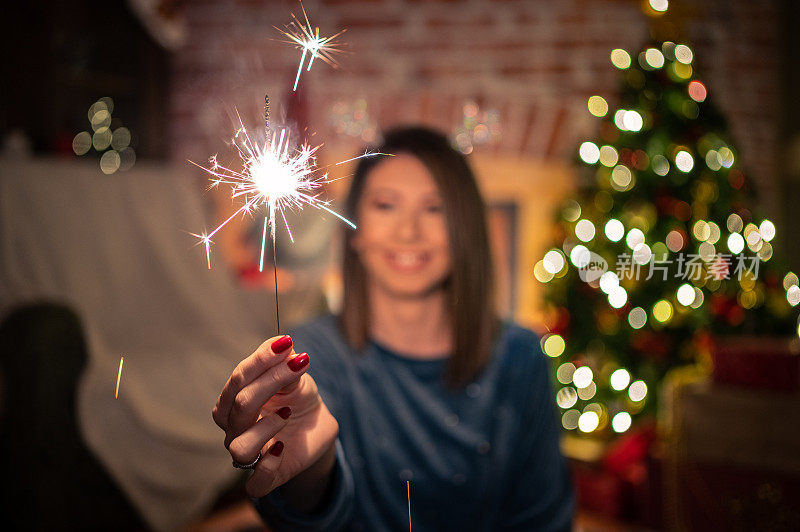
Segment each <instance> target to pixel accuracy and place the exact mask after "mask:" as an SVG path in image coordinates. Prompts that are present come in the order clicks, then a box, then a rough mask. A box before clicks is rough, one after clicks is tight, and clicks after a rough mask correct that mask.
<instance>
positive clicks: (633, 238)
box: [625, 227, 644, 250]
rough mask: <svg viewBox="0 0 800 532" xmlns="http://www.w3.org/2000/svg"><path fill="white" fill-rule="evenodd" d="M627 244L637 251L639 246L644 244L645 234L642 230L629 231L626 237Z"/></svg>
mask: <svg viewBox="0 0 800 532" xmlns="http://www.w3.org/2000/svg"><path fill="white" fill-rule="evenodd" d="M625 243H626V244H628V247H629V248H631V249H632V250H633V249H636V246H638V245H639V244H644V233H642V230H641V229H638V228H636V227H634V228H633V229H631V230H630V231H628V236H627V237H625Z"/></svg>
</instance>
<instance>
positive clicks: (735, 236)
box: [728, 233, 744, 255]
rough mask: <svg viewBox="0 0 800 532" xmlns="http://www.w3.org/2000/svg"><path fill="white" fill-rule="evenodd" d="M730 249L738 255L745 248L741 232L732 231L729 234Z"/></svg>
mask: <svg viewBox="0 0 800 532" xmlns="http://www.w3.org/2000/svg"><path fill="white" fill-rule="evenodd" d="M728 249H729V250H730V252H731V253H733V254H734V255H737V254H739V253H741V252H742V250H744V238H743V237H742V235H740V234H739V233H732V234H731V235H730V236H728Z"/></svg>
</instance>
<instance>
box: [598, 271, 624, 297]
mask: <svg viewBox="0 0 800 532" xmlns="http://www.w3.org/2000/svg"><path fill="white" fill-rule="evenodd" d="M618 286H619V277H617V274H616V272H610V271H609V272H605V273H604V274H603V275H601V276H600V290H602V291H603V292H605V293H606V294H610V293H611V292H612V291H613V290H616V288H617V287H618Z"/></svg>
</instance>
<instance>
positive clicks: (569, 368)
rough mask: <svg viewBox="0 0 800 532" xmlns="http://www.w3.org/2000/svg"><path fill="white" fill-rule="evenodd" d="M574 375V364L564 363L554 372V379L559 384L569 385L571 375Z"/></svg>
mask: <svg viewBox="0 0 800 532" xmlns="http://www.w3.org/2000/svg"><path fill="white" fill-rule="evenodd" d="M574 373H575V364H573V363H572V362H565V363H563V364H561V365H560V366H558V369H557V370H556V378H557V379H558V382H560V383H561V384H569V383H571V382H572V375H573V374H574Z"/></svg>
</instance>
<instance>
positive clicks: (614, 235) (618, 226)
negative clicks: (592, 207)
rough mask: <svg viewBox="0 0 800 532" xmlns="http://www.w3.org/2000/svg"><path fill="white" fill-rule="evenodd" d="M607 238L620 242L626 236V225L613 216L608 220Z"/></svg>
mask: <svg viewBox="0 0 800 532" xmlns="http://www.w3.org/2000/svg"><path fill="white" fill-rule="evenodd" d="M605 233H606V238H608V239H609V240H610V241H612V242H619V241H620V240H622V237H623V236H625V226H624V225H622V222H620V221H619V220H617V219H616V218H611V219H610V220H609V221H607V222H606V227H605Z"/></svg>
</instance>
